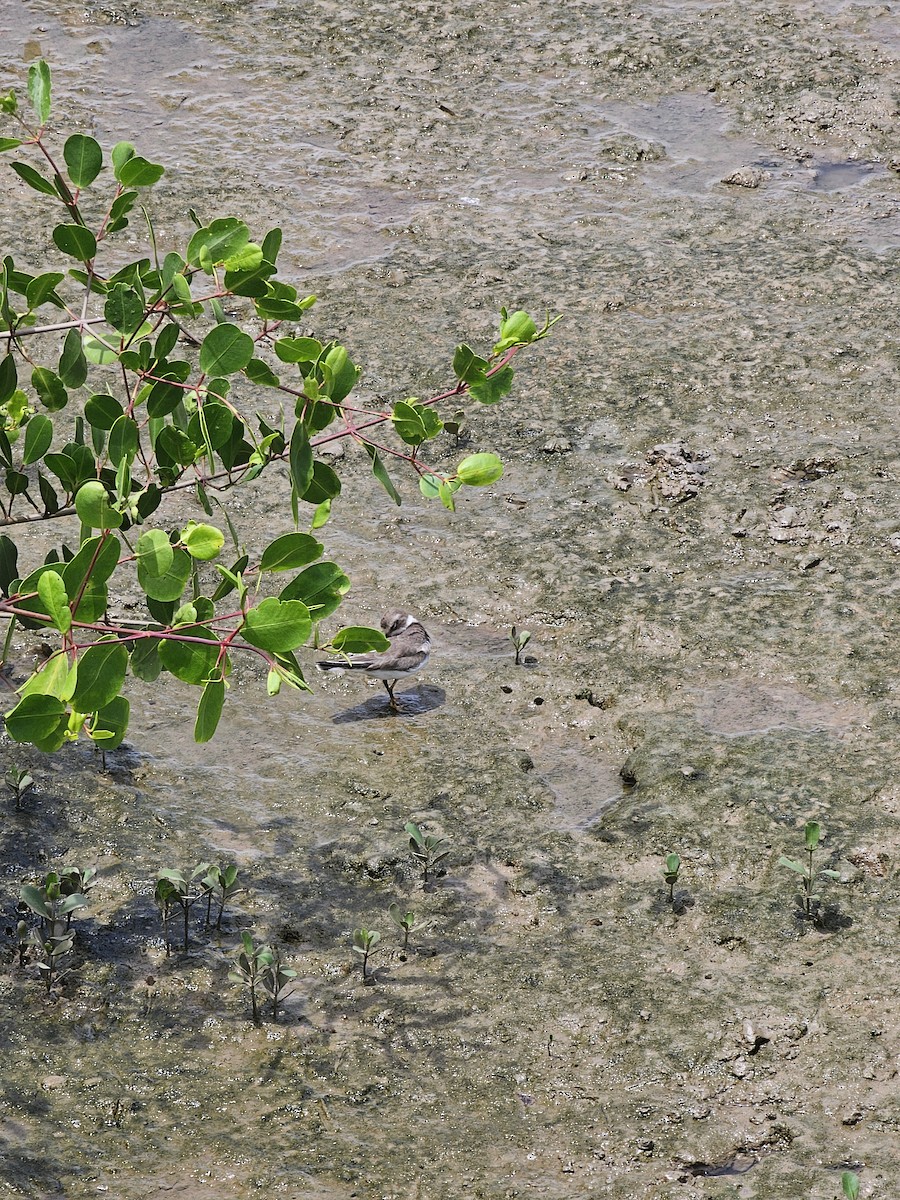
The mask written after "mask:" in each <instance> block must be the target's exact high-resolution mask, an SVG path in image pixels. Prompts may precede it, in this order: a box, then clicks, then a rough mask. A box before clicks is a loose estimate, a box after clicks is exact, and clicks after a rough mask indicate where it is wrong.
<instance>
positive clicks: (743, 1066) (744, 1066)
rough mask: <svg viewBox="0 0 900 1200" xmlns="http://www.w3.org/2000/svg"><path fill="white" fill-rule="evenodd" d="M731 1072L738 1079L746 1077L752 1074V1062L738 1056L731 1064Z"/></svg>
mask: <svg viewBox="0 0 900 1200" xmlns="http://www.w3.org/2000/svg"><path fill="white" fill-rule="evenodd" d="M731 1073H732V1075H734V1077H735V1078H736V1079H744V1078H746V1076H747V1075H749V1074H750V1064H749V1063H748V1062H747V1060H746V1058H736V1059H735V1060H734V1062H733V1063H732V1064H731Z"/></svg>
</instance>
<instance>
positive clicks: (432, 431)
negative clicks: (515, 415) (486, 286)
mask: <svg viewBox="0 0 900 1200" xmlns="http://www.w3.org/2000/svg"><path fill="white" fill-rule="evenodd" d="M27 98H28V104H29V106H30V109H31V113H30V114H29V113H28V111H27V110H26V109H25V107H24V106H20V104H19V100H18V97H17V95H16V93H15V92H14V91H13V92H10V93H9V94H8V95H6V96H5V97H0V113H3V114H6V116H7V118H8V119H9V121H11V122H12V123H13V124H15V125H16V127H17V131H18V133H19V136H17V137H5V138H2V139H0V152H4V151H5V152H19V151H21V152H28V157H23V158H19V157H15V156H14V157H13V158H12V160H11V161H10V163H9V165H10V168H11V171H12V172H13V173H14V175H15V176H16V178H17V180H18V183H19V184H21V185H24V186H25V187H26V188H27V189H29V191H30V192H32V193H34V205H35V217H36V219H38V220H41V221H44V220H45V219H46V216H45V214H46V212H47V211H49V210H50V209H52V208H53V206H54V205H55V206H56V209H57V211H59V210H60V209H61V210H62V218H61V220H59V222H58V223H57V224H56V225H54V226H53V227H52V239H51V240H52V245H53V247H54V251H53V252H51V258H52V257H53V253H56V254H57V255H58V261H48V263H47V265H46V268H45V269H43V270H40V271H38V272H37V273H35V272H34V271H32V270H27V269H25V268H24V267H22V265H21V264H20V263H17V262H16V261H15V258H14V257H13V255H12V254H7V255H5V256H4V257H3V259H2V262H0V524H3V525H5V526H6V527H7V529H12V528H13V527H15V526H18V525H23V524H29V523H31V522H34V521H64V522H66V523H67V525H66V528H68V529H69V532H68V533H67V534H66V535H65V536H64V537H63V539H62V540H61V541H60V543H59V544H58V545H56V546H54V547H53V548H52V549H51V550H50V551H49V552H48V553H47V555H46V557H45V559H44V561H43V562H42V563H39V564H34V563H29V564H28V565H27V566H26V565H22V566H20V564H19V557H20V549H22V548H23V547H22V546H21V545H20V543H19V542H17V541H16V540H15V539H14V537H12V536H10V535H9V534H8V533H4V534H2V535H0V618H4V619H6V620H7V621H8V622H10V623H11V625H12V624H18V625H20V626H23V627H25V628H26V629H31V630H36V631H41V632H42V633H43V634H44V635H51V636H52V637H53V638H55V640H56V643H57V646H58V648H57V649H56V650H55V651H54V652H53V654H52V655H51V657H50V658H49V660H48V661H47V662H46V663H45V664H43V665H42V666H41V667H40V668H39V669H38V670H37V671H36V672H35V673H34V675H33V676H32V677H31V679H29V680H28V681H27V682H26V684H25V685H24V686H23V687H22V688H21V689H20V690H19V693H20V698H19V702H18V703H17V704H16V705H15V706H14V707H13V708H12V710H11V711H10V712H9V713H8V714H7V718H6V724H7V730H8V732H9V734H10V736H11V737H12V738H13V739H14V740H16V741H20V742H28V743H31V744H33V745H35V746H37V747H38V748H39V749H41V750H45V751H50V752H52V751H54V750H57V749H59V748H60V747H61V746H62V745H64V744H65V742H66V741H71V740H75V739H77V738H78V737H80V736H83V735H86V736H88V737H90V738H92V739H93V740H94V741H96V742H97V743H98V744H99V745H100V746H101V748H103V749H104V750H111V749H114V748H115V747H116V746H117V745H118V744H119V743H120V742H121V741H122V739H123V738H124V736H125V734H126V731H127V728H128V722H129V716H130V710H129V705H128V701H127V700H126V699H125V697H124V696H123V694H122V693H123V687H124V685H125V679H126V677H127V676H128V675H129V674H130V675H132V676H134V677H136V678H138V679H140V680H142V681H143V682H145V683H147V684H152V683H153V682H154V681H155V680H156V679H157V677H158V676H159V675H160V674H161V673H162V672H169V673H170V674H172V675H174V676H175V677H176V678H177V679H179V680H181V681H182V682H183V683H186V684H188V685H190V686H193V687H196V688H198V689H200V690H201V695H200V699H199V702H198V710H197V720H196V723H195V728H194V736H195V738H196V740H197V741H199V742H205V741H207V740H209V739H210V738H211V737H212V736H213V735H214V733H215V731H216V728H217V726H218V723H219V720H220V718H221V714H222V711H223V706H224V703H225V699H226V695H227V692H228V689H229V676H230V674H231V671H232V665H233V659H234V656H235V654H237V653H244V654H249V655H253V656H255V657H257V658H259V659H261V660H262V661H263V662H264V663H265V665H266V668H267V690H268V692H269V693H270V694H275V693H277V692H278V691H279V690H280V689H281V687H282V686H283V685H287V686H288V687H290V688H293V689H296V690H300V691H304V690H308V687H307V683H306V680H305V678H304V676H303V672H302V670H301V667H300V664H299V662H298V660H297V658H296V652H297V651H298V650H299V649H300V648H301V647H302V646H304V645H305V644H306V643H307V642H308V640H309V639H310V638H311V637H315V630H316V628H317V627H318V625H319V623H320V622H321V621H323V620H326V619H327V618H329V617H331V616H332V615H333V614H334V613H335V612H336V611H337V610H338V608H339V607H340V605H341V603H342V601H343V599H344V597H345V595H346V594H347V591H348V590H349V588H350V580H349V578H348V577H347V575H346V574H345V573H344V572H343V570H342V569H341V567H340V566H339V565H338V564H337V563H335V562H332V561H329V560H328V559H327V558H326V557H324V551H325V548H324V545H323V544H322V542H320V541H319V540H318V539H317V537H316V536H314V535H315V533H316V531H317V530H319V529H320V528H322V527H323V526H324V525H325V524H326V523H327V522H328V520H329V518H330V516H331V513H332V508H333V506H334V504H335V503H336V502H337V501H338V500H339V498H340V495H341V490H342V486H343V485H342V480H341V478H340V476H339V475H338V473H337V471H336V470H335V468H334V466H333V465H331V464H330V463H329V462H326V461H325V459H324V457H323V456H322V454H321V453H320V448H321V447H322V446H323V445H325V444H326V443H328V442H331V441H334V440H336V439H347V440H348V441H350V442H351V443H352V444H354V445H356V446H358V447H360V449H361V450H362V452H363V453H364V454H365V456H367V458H368V461H369V465H370V467H371V470H372V472H373V473H374V475H375V477H376V479H378V481H379V482H380V484H381V485H382V487H383V488H384V489H385V491H386V492H387V493H388V495H389V496H390V498H391V499H392V500H393V501H394V502H395V503H397V504H399V503H400V502H401V494H400V491H399V489H398V487H397V485H396V484H395V483H394V481H393V479H392V477H391V474H390V473H389V470H388V464H389V463H391V464H396V465H398V466H400V467H402V468H404V469H405V470H406V471H407V472H411V473H412V475H413V476H414V478H415V479H417V481H418V485H419V491H420V493H421V494H422V495H423V496H425V497H427V498H435V499H438V500H439V501H440V502H441V503H442V504H443V505H444V506H445V507H447V508H448V509H453V508H454V505H455V500H454V497H455V495H456V493H457V492H458V491H459V489H460V488H463V487H467V486H468V487H486V486H489V485H490V484H492V483H494V482H496V481H497V480H498V479H499V478H500V477H501V475H502V472H503V464H502V463H501V461H500V459H499V458H498V457H497V456H496V455H495V454H493V453H474V454H470V455H468V456H466V457H465V458H463V459H462V460H461V461H460V462H459V463H458V464H457V466H456V467H455V469H454V470H453V471H452V472H450V473H444V472H442V471H438V470H436V469H435V468H434V467H433V466H431V465H430V464H429V463H428V462H426V461H424V460H423V457H422V455H423V452H424V450H425V448H426V447H427V444H428V443H429V442H431V441H433V440H434V439H436V438H439V437H441V436H442V434H443V433H444V430H445V424H444V421H443V419H442V417H441V415H440V412H439V405H440V403H441V402H443V401H444V400H452V401H453V402H454V404H455V405H458V404H459V402H460V401H461V400H463V401H464V400H466V399H467V398H471V399H472V400H474V401H475V402H477V403H478V404H481V405H492V404H495V403H497V402H498V401H499V400H500V399H501V398H502V397H503V396H505V395H506V394H508V392H509V390H510V387H511V385H512V380H513V369H512V367H511V365H510V363H511V360H512V358H513V357H514V355H515V354H516V353H517V352H518V351H519V350H520V349H521V348H522V347H524V346H527V345H530V344H532V343H534V342H537V341H539V340H541V339H542V338H543V337H545V336H546V334H547V333H548V332H549V330H550V328H551V326H552V325H553V323H554V322H553V321H552V320H551V319H550V318H549V316H548V318H547V321H546V322H545V324H544V326H543V328H541V329H538V327H537V325H536V323H535V322H534V321H533V320H532V319H531V317H529V316H528V314H527V313H525V312H522V311H515V312H512V313H509V312H507V310H505V309H504V310H502V311H501V317H500V326H499V332H498V337H497V341H496V343H495V344H494V346H493V348H492V350H491V351H490V352H488V353H487V354H486V355H485V356H483V357H482V356H480V355H478V354H477V353H476V352H475V351H474V350H472V349H471V348H470V347H469V346H466V345H460V346H458V347H457V349H456V352H455V353H454V356H453V374H454V376H455V383H454V385H453V386H452V387H451V388H450V389H449V390H448V391H446V392H445V393H443V394H442V395H440V396H435V397H432V398H429V399H426V400H420V399H418V398H415V397H413V398H409V399H405V400H400V401H398V402H396V403H395V404H394V405H393V407H392V408H390V410H387V411H384V410H381V409H379V408H372V407H370V406H367V405H366V404H365V403H364V402H363V401H361V400H360V399H359V398H358V396H356V395H355V389H356V388H357V384H358V381H359V379H360V375H361V370H360V367H359V366H358V365H357V364H356V363H355V362H354V361H353V359H352V357H351V354H350V352H349V351H348V349H347V348H346V347H345V346H343V345H342V344H340V343H339V342H338V341H336V340H334V339H328V338H323V337H319V336H314V333H313V331H311V330H310V329H309V327H308V326H307V325H306V322H307V320H308V318H309V310H310V308H311V307H312V305H313V304H314V303H315V297H314V296H303V295H301V294H300V293H299V292H298V290H297V289H296V288H295V287H294V286H292V285H291V284H290V283H288V282H286V281H284V280H283V279H281V278H279V275H278V256H279V253H280V251H281V245H282V234H281V230H280V229H277V228H274V229H270V230H268V231H267V232H265V233H264V234H263V235H262V236H261V237H259V238H258V240H255V239H254V237H253V235H252V233H251V230H250V228H249V226H248V225H247V224H246V223H245V222H243V221H241V220H239V219H238V218H236V217H231V216H224V217H221V216H217V217H214V218H213V219H211V220H207V221H204V220H202V219H201V218H199V217H197V216H196V214H194V213H193V211H192V213H191V215H192V216H193V217H194V221H195V226H196V228H195V230H194V232H193V234H192V235H191V236H190V238H189V239H187V242H186V244H182V245H180V246H179V247H178V248H171V249H169V250H168V251H167V252H166V251H164V250H163V248H162V247H160V246H159V244H158V240H157V235H156V231H155V229H154V227H153V223H152V219H151V218H150V216H149V212H148V210H147V209H146V207H144V209H143V210H144V213H145V216H146V219H147V230H148V239H147V241H148V245H147V248H146V253H144V254H143V255H142V256H141V257H137V258H133V259H131V260H130V261H126V262H125V263H124V265H123V264H122V254H121V249H118V250H117V249H115V241H116V235H117V234H120V233H121V232H122V231H123V230H125V229H127V228H128V227H129V222H130V219H131V216H132V213H133V210H134V209H135V207H136V206H137V205H138V203H139V202H140V203H141V205H142V207H143V206H144V202H145V193H146V191H147V189H150V188H152V187H153V186H154V185H155V184H156V183H157V182H158V181H159V180H160V179H161V178H162V176H163V174H164V167H163V166H162V165H161V164H158V163H153V162H151V161H149V160H148V159H146V158H144V157H143V156H142V155H140V154H139V153H138V151H137V149H136V148H135V146H134V145H132V143H130V142H127V141H120V142H118V143H117V144H116V145H115V146H113V147H112V149H111V151H110V152H109V154H108V155H107V154H106V153H105V151H104V149H103V147H102V146H101V145H100V143H99V142H97V141H96V139H94V138H93V137H90V136H89V135H87V134H84V133H73V134H71V135H70V136H69V137H68V138H67V139H66V140H65V142H64V144H63V147H62V153H61V156H59V155H58V154H57V152H55V151H54V149H53V147H52V145H51V143H50V141H49V140H48V135H47V123H48V121H49V118H50V109H51V75H50V69H49V67H48V65H47V64H46V63H44V62H38V63H35V64H32V66H31V68H30V70H29V74H28V86H27ZM29 157H30V158H31V159H33V160H34V162H36V164H37V165H34V163H33V162H32V161H28V158H29ZM4 351H5V352H4ZM262 396H267V397H268V399H269V400H271V401H273V402H275V401H277V402H278V405H279V415H278V416H277V417H273V416H271V415H268V416H265V415H262V414H261V413H260V412H259V411H257V407H256V406H257V405H258V403H259V400H258V397H262ZM460 420H461V413H460V411H455V410H454V415H453V418H452V420H451V425H452V426H453V428H455V430H456V431H457V433H458V431H459V427H460ZM379 430H381V431H383V432H384V433H385V434H387V435H388V436H387V437H385V436H382V433H378V440H376V432H377V431H379ZM273 468H277V469H278V470H280V471H281V472H282V473H285V472H286V474H287V477H288V479H289V481H290V512H289V513H288V512H285V513H284V514H283V516H282V517H281V519H280V520H279V519H276V520H275V521H274V522H273V525H274V526H275V528H274V530H273V533H274V536H273V538H272V540H270V541H269V542H268V543H267V544H266V545H265V546H264V547H262V549H261V550H260V551H256V552H251V550H249V549H248V548H247V547H246V546H244V544H243V543H242V542H241V538H240V535H239V533H238V531H237V530H236V529H235V526H234V522H233V519H232V514H231V512H230V511H229V509H228V508H227V507H225V505H224V504H223V501H222V499H220V497H223V496H227V493H228V492H229V491H230V489H232V488H234V487H236V486H238V485H242V486H243V485H247V484H249V483H250V482H251V481H253V480H254V479H257V478H258V477H259V476H261V475H262V474H263V473H264V472H265V471H270V470H272V469H273ZM182 493H188V494H189V495H191V496H192V497H193V498H194V499H195V500H196V501H197V503H198V504H199V505H200V506H201V507H202V509H203V511H204V514H205V516H206V518H208V519H207V520H201V521H193V520H191V521H188V522H187V523H186V524H185V523H183V522H179V523H177V524H173V523H172V521H171V518H169V517H164V516H162V515H161V514H162V513H163V512H165V513H170V512H171V511H172V506H171V505H168V506H166V507H165V509H164V508H163V507H162V505H163V500H164V499H165V498H166V497H170V496H177V495H180V494H182ZM217 517H218V518H219V519H218V520H216V518H217ZM220 526H222V527H221V528H220ZM226 530H227V534H228V537H226V532H225V531H226ZM229 541H230V544H231V547H232V551H231V553H230V554H228V553H227V552H226V546H227V545H228V543H229ZM135 587H136V588H137V590H138V592H139V594H140V596H141V598H142V599H141V606H142V611H141V612H140V613H139V614H138V617H137V618H136V619H135V620H130V621H129V622H125V621H124V620H123V619H121V618H118V617H116V616H115V615H113V616H111V615H110V613H111V611H112V612H113V613H114V612H115V599H116V597H117V595H119V594H121V593H122V591H123V590H125V589H127V590H129V591H133V590H134V588H135ZM345 637H348V635H345ZM340 638H341V634H340V633H339V634H338V635H336V637H335V638H333V639H332V641H333V642H339V641H340ZM380 638H381V635H380V634H379V633H378V632H377V631H374V630H365V629H360V628H358V627H353V648H354V652H359V651H362V650H369V649H377V648H379V639H380Z"/></svg>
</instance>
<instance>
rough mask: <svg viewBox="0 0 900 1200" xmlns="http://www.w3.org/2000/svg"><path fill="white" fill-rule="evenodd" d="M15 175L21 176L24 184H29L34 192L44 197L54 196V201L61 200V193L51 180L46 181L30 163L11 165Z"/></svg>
mask: <svg viewBox="0 0 900 1200" xmlns="http://www.w3.org/2000/svg"><path fill="white" fill-rule="evenodd" d="M9 165H10V166H11V167H12V169H13V170H14V171H15V173H16V174H17V175H18V176H19V178H20V179H21V180H22V182H23V183H27V184H28V186H29V187H30V188H33V189H34V191H36V192H40V193H41V195H42V196H52V197H53V198H54V200H58V199H59V192H58V191H57V190H56V188H55V187H54V186H53V184H52V183H51V182H50V180H49V179H45V178H44V176H43V175H41V174H40V172H38V171H36V170H35V169H34V167H31V166H29V165H28V163H20V162H14V163H10V164H9Z"/></svg>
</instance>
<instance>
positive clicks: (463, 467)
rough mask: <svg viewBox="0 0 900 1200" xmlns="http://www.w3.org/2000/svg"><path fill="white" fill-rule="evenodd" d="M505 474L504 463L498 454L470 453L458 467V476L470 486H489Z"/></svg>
mask: <svg viewBox="0 0 900 1200" xmlns="http://www.w3.org/2000/svg"><path fill="white" fill-rule="evenodd" d="M502 474H503V463H502V462H501V461H500V459H499V458H498V457H497V455H496V454H470V455H469V457H468V458H464V459H463V460H462V462H461V463H460V464H459V466H458V467H457V468H456V477H457V479H458V480H459V481H460V482H461V483H467V484H468V485H469V486H470V487H487V485H488V484H491V483H496V481H497V480H498V479H499V478H500V476H501V475H502Z"/></svg>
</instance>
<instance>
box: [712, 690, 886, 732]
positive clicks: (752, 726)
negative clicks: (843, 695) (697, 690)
mask: <svg viewBox="0 0 900 1200" xmlns="http://www.w3.org/2000/svg"><path fill="white" fill-rule="evenodd" d="M696 713H697V720H698V721H699V722H700V724H701V725H702V726H703V727H704V729H707V730H708V731H709V732H710V733H719V734H723V735H724V736H725V737H741V736H744V735H746V734H753V733H769V732H771V731H773V730H778V729H800V730H803V731H806V732H810V733H812V732H822V733H831V734H834V735H835V736H836V737H843V736H844V735H845V734H846V733H848V732H849V731H850V727H851V726H852V725H853V724H854V723H855V722H857V721H861V720H863V718H864V715H865V714H864V712H863V710H862V709H861V707H860V706H859V705H856V704H851V703H849V702H846V701H844V702H837V701H828V700H817V699H814V698H813V697H812V696H807V695H806V694H805V693H803V692H801V691H799V690H798V689H797V688H793V687H791V686H790V685H789V684H779V683H763V682H757V681H754V680H738V681H735V682H734V683H725V684H721V685H720V686H718V687H714V688H709V689H708V690H706V691H704V692H702V693H701V694H700V698H699V700H698V703H697V710H696Z"/></svg>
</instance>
